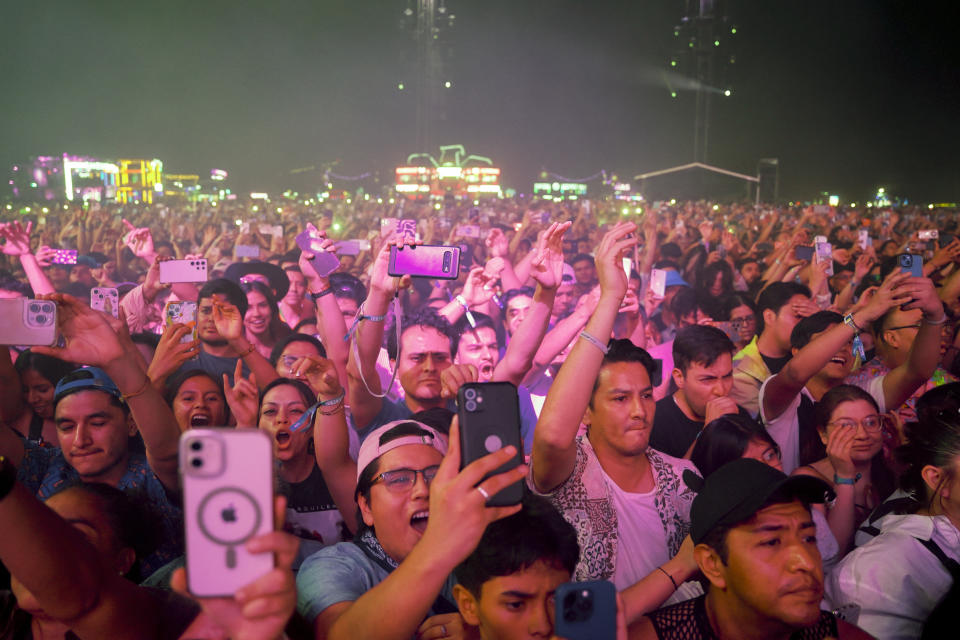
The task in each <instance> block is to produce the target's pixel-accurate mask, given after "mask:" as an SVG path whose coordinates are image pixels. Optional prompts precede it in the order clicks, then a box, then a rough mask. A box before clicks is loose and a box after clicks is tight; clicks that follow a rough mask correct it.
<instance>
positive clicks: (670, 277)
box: [663, 269, 690, 287]
mask: <svg viewBox="0 0 960 640" xmlns="http://www.w3.org/2000/svg"><path fill="white" fill-rule="evenodd" d="M663 286H664V287H676V286H681V287H689V286H690V283H688V282H687V281H686V280H684V279H683V277H682V276H681V275H680V274H679V273H677V272H676V271H674V270H673V269H667V278H666V282H665V283H664V285H663Z"/></svg>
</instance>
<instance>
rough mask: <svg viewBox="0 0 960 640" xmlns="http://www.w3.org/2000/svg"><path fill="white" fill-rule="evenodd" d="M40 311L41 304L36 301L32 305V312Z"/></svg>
mask: <svg viewBox="0 0 960 640" xmlns="http://www.w3.org/2000/svg"><path fill="white" fill-rule="evenodd" d="M39 312H40V305H39V304H37V303H36V302H34V303H32V304H31V305H30V313H39Z"/></svg>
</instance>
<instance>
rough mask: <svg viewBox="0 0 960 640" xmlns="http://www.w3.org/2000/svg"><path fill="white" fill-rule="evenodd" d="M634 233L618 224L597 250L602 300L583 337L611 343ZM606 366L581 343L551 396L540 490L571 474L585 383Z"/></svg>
mask: <svg viewBox="0 0 960 640" xmlns="http://www.w3.org/2000/svg"><path fill="white" fill-rule="evenodd" d="M636 228H637V225H635V224H633V223H630V222H621V223H618V224H616V225H615V226H614V227H613V228H612V229H611V230H610V231H609V232H608V233H607V234H606V235H605V236H604V237H603V240H602V241H601V242H600V247H599V248H598V249H597V258H596V265H597V277H598V278H599V280H600V301H599V302H598V303H597V309H596V311H594V312H593V315H592V316H591V317H590V320H589V322H587V326H586V328H585V329H584V332H585V333H587V334H589V335H590V336H592V337H593V338H595V339H597V340H599V341H600V342H601V343H603V344H606V343H607V342H608V341H609V340H610V335H611V333H612V331H613V323H614V321H615V320H616V318H617V313H618V312H619V309H620V302H621V301H622V300H623V296H624V295H625V294H626V292H627V275H626V274H625V273H624V272H623V267H622V264H621V262H620V258H621V255H622V254H623V253H624V252H625V251H627V250H632V247H633V246H634V245H635V244H636V239H635V238H632V237H627V236H629V235H630V234H632V233H633V232H634V231H635V230H636ZM602 362H603V352H602V351H600V349H598V348H597V347H596V346H595V345H593V344H591V343H590V342H588V341H587V340H578V341H577V342H576V344H575V345H574V346H573V349H571V350H570V355H569V356H567V359H566V361H565V362H564V363H563V366H562V367H561V368H560V372H559V373H558V374H557V379H556V380H554V382H553V385H552V386H551V387H550V391H549V393H547V398H546V401H545V402H544V405H543V410H542V411H541V413H540V420H539V421H538V422H537V427H536V429H535V431H534V437H533V456H532V466H533V481H534V484H535V485H536V488H537V490H538V491H542V492H546V491H550V490H552V489H554V488H556V487H557V486H559V485H560V484H562V483H563V482H564V481H566V479H567V478H568V477H569V476H570V474H571V473H572V472H573V466H574V464H575V462H576V457H577V450H576V444H575V439H576V435H577V430H578V429H579V427H580V422H581V419H582V418H583V414H584V411H585V410H586V409H587V405H588V404H589V402H590V396H591V394H592V392H593V385H592V384H591V383H587V384H585V381H593V380H595V379H596V377H597V375H598V374H599V373H600V365H601V364H602Z"/></svg>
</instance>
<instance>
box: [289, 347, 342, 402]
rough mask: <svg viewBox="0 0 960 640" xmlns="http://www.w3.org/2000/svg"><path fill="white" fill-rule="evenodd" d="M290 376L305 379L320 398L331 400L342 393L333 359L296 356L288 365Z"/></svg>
mask: <svg viewBox="0 0 960 640" xmlns="http://www.w3.org/2000/svg"><path fill="white" fill-rule="evenodd" d="M290 377H291V378H296V379H298V380H304V379H305V380H306V381H307V384H308V385H310V388H311V389H313V392H314V393H315V394H317V397H318V398H320V399H321V400H332V399H333V398H336V397H337V396H339V395H340V394H341V393H343V385H341V384H340V378H339V376H337V368H336V366H335V365H334V364H333V360H329V359H327V358H321V357H320V356H310V355H307V356H302V357H300V358H297V359H296V360H295V361H294V362H293V364H292V365H291V367H290Z"/></svg>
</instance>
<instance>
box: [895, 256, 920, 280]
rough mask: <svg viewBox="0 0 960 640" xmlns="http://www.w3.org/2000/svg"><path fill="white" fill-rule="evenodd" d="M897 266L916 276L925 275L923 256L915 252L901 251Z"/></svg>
mask: <svg viewBox="0 0 960 640" xmlns="http://www.w3.org/2000/svg"><path fill="white" fill-rule="evenodd" d="M897 266H898V267H900V270H901V271H906V272H907V273H909V274H910V275H911V276H912V277H914V278H922V277H923V257H922V256H918V255H916V254H914V253H901V254H900V255H898V256H897Z"/></svg>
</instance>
